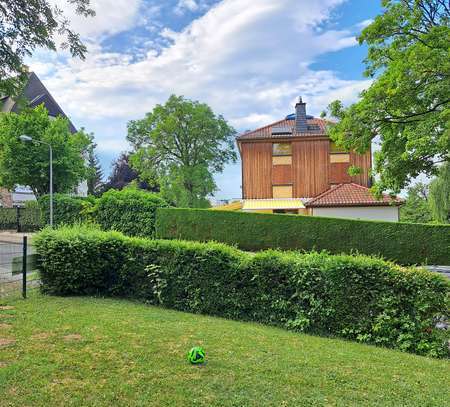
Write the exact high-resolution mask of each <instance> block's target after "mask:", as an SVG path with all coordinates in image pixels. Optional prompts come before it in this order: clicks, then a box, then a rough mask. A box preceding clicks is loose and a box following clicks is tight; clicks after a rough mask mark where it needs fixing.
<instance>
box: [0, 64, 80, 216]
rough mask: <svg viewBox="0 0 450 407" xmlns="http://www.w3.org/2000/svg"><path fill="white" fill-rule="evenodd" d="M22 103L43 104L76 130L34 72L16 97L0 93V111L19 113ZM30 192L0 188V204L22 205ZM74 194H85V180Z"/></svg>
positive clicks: (51, 112) (30, 105) (24, 189)
mask: <svg viewBox="0 0 450 407" xmlns="http://www.w3.org/2000/svg"><path fill="white" fill-rule="evenodd" d="M24 104H26V106H28V107H31V108H34V107H36V106H39V105H41V104H44V106H45V108H46V109H47V110H48V114H49V116H51V117H57V116H62V117H65V118H67V119H68V120H69V129H70V131H71V133H72V134H73V133H76V132H77V129H76V128H75V126H74V125H73V123H72V122H71V121H70V119H69V118H68V117H67V115H66V114H65V113H64V111H63V110H62V109H61V107H60V106H59V104H58V103H57V102H56V100H55V99H54V98H53V96H52V95H51V94H50V92H49V91H48V90H47V88H46V87H45V86H44V84H43V83H42V82H41V81H40V79H39V78H38V76H37V75H36V74H35V73H34V72H29V74H28V80H27V82H26V84H25V86H24V88H23V91H22V94H21V95H20V96H19V97H18V98H13V97H11V96H1V95H0V112H3V113H10V112H13V113H19V112H20V110H21V108H22V107H23V105H24ZM30 194H31V195H32V192H31V190H30V189H29V188H26V187H19V188H18V189H17V190H15V191H8V190H6V189H5V188H0V206H1V205H3V206H6V207H7V206H11V205H14V206H23V204H24V203H25V201H27V200H30ZM75 194H76V195H79V196H87V182H82V183H81V184H80V185H79V186H78V187H77V188H76V191H75Z"/></svg>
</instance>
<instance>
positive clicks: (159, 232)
mask: <svg viewBox="0 0 450 407" xmlns="http://www.w3.org/2000/svg"><path fill="white" fill-rule="evenodd" d="M156 236H157V237H158V238H162V239H185V240H197V241H209V240H214V241H217V242H223V243H228V244H236V245H237V246H238V247H239V248H241V249H243V250H250V251H257V250H262V249H268V248H273V249H284V250H286V249H288V250H298V249H300V250H327V251H329V252H330V253H352V252H356V251H357V252H359V253H364V254H368V255H379V256H382V257H384V258H385V259H388V260H392V261H396V262H398V263H400V264H425V263H427V264H440V265H450V225H425V224H411V223H397V222H378V221H361V220H351V219H334V218H322V217H312V216H288V215H270V214H259V213H244V212H228V211H210V210H202V209H175V208H170V209H160V210H158V212H157V226H156Z"/></svg>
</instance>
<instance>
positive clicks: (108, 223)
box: [93, 189, 168, 237]
mask: <svg viewBox="0 0 450 407" xmlns="http://www.w3.org/2000/svg"><path fill="white" fill-rule="evenodd" d="M166 206H168V205H167V202H166V201H165V200H164V199H162V198H161V197H160V196H159V195H157V194H153V193H150V192H146V191H143V190H139V189H123V190H121V191H118V190H115V189H110V190H109V191H107V192H105V193H104V194H103V195H102V196H101V197H100V198H99V199H98V200H97V203H96V205H95V208H94V211H93V217H94V220H95V222H96V223H98V224H99V225H100V226H101V228H102V229H104V230H117V231H119V232H123V233H125V234H126V235H129V236H146V237H153V236H154V234H155V212H156V209H157V208H161V207H166Z"/></svg>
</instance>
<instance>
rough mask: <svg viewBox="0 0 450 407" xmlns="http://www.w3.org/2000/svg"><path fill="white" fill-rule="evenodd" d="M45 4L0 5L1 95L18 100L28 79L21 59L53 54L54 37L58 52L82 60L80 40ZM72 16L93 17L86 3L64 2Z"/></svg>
mask: <svg viewBox="0 0 450 407" xmlns="http://www.w3.org/2000/svg"><path fill="white" fill-rule="evenodd" d="M52 3H53V2H51V1H48V0H14V1H2V4H1V12H2V16H1V22H2V24H1V25H0V27H1V28H0V60H1V61H2V63H1V65H0V95H8V96H18V95H19V94H20V91H21V88H22V85H23V83H24V82H25V80H26V78H27V69H26V66H25V65H24V59H25V58H26V57H29V56H31V55H32V53H33V52H34V50H35V49H36V48H40V49H47V50H51V51H55V50H56V48H57V45H56V37H58V39H59V40H62V43H61V48H63V49H68V50H69V52H70V53H71V54H72V55H73V56H77V57H80V58H82V59H84V57H85V54H86V52H87V49H86V47H85V45H84V44H83V43H82V41H81V40H80V36H79V35H78V34H77V33H75V32H74V31H72V30H71V29H70V22H69V20H68V19H67V18H66V17H65V16H64V14H63V12H62V10H61V9H59V8H58V7H57V6H54V5H53V4H52ZM67 3H68V5H70V6H74V8H75V13H76V14H79V15H82V16H84V17H88V16H93V15H95V12H94V11H93V10H92V9H91V8H90V1H89V0H67Z"/></svg>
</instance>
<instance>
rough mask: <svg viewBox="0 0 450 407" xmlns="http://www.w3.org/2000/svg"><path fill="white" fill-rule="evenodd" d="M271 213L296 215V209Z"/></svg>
mask: <svg viewBox="0 0 450 407" xmlns="http://www.w3.org/2000/svg"><path fill="white" fill-rule="evenodd" d="M273 213H286V214H289V215H298V209H274V210H273Z"/></svg>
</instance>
